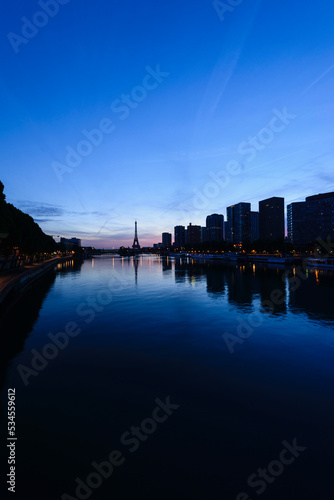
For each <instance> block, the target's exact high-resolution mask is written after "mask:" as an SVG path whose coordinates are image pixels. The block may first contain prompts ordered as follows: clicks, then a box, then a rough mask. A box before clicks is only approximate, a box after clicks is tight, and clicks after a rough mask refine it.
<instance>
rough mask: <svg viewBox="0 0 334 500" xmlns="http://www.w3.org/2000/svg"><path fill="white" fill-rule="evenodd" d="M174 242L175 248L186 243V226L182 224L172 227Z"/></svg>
mask: <svg viewBox="0 0 334 500" xmlns="http://www.w3.org/2000/svg"><path fill="white" fill-rule="evenodd" d="M174 244H175V246H176V248H184V246H185V244H186V228H185V227H184V226H175V227H174Z"/></svg>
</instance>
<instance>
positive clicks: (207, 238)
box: [201, 226, 209, 243]
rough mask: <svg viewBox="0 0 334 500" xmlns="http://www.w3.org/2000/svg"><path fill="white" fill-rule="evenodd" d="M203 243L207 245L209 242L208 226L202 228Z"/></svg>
mask: <svg viewBox="0 0 334 500" xmlns="http://www.w3.org/2000/svg"><path fill="white" fill-rule="evenodd" d="M201 241H202V243H206V242H207V241H209V236H208V230H207V228H206V226H204V227H201Z"/></svg>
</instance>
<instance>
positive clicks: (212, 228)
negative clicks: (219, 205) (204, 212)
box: [206, 214, 225, 241]
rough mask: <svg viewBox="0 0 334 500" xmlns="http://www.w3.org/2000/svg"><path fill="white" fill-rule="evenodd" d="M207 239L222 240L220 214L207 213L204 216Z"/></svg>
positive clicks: (222, 223) (222, 222)
mask: <svg viewBox="0 0 334 500" xmlns="http://www.w3.org/2000/svg"><path fill="white" fill-rule="evenodd" d="M206 238H207V241H222V240H224V238H225V234H224V216H223V215H221V214H212V215H208V216H207V218H206Z"/></svg>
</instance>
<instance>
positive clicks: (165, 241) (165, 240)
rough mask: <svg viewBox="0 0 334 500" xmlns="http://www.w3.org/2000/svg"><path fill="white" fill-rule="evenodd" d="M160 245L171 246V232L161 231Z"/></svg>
mask: <svg viewBox="0 0 334 500" xmlns="http://www.w3.org/2000/svg"><path fill="white" fill-rule="evenodd" d="M162 246H163V247H164V248H170V247H171V246H172V235H171V233H162Z"/></svg>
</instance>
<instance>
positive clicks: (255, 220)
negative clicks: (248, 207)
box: [251, 212, 259, 241]
mask: <svg viewBox="0 0 334 500" xmlns="http://www.w3.org/2000/svg"><path fill="white" fill-rule="evenodd" d="M258 239H259V212H251V241H256V240H258Z"/></svg>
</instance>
